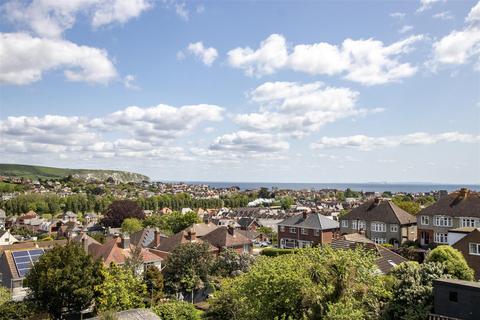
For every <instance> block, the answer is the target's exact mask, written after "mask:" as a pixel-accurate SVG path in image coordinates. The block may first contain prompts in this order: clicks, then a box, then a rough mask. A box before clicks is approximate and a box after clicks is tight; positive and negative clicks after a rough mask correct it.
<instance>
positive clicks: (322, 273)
mask: <svg viewBox="0 0 480 320" xmlns="http://www.w3.org/2000/svg"><path fill="white" fill-rule="evenodd" d="M376 269H377V267H376V265H375V258H374V256H373V253H370V252H368V251H363V250H361V249H360V248H359V249H357V250H334V249H332V248H330V247H322V248H310V249H303V250H299V251H298V252H297V253H295V254H288V255H282V256H278V257H275V258H268V257H260V258H259V259H258V261H257V262H256V263H255V264H254V265H253V267H252V268H251V269H250V271H249V272H247V273H244V274H241V275H239V276H238V277H234V278H225V279H224V280H223V282H222V284H221V289H220V290H218V291H216V292H215V294H214V297H213V298H212V299H211V300H209V302H210V308H209V310H208V311H207V313H206V318H207V319H246V320H250V319H252V320H253V319H323V318H329V317H330V318H331V319H338V318H335V317H333V315H335V313H336V311H338V310H343V311H344V313H343V315H344V316H343V319H369V318H378V316H379V315H380V312H381V308H382V307H383V305H384V303H385V302H386V301H387V300H388V299H389V292H388V291H387V290H386V289H385V288H384V276H382V275H379V274H378V273H377V272H376ZM346 305H348V307H349V308H348V309H345V310H344V309H343V308H344V306H346ZM347 311H348V312H349V313H348V314H345V313H346V312H347Z"/></svg>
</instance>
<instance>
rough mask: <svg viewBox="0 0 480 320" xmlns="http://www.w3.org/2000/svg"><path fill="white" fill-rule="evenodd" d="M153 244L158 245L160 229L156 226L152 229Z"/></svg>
mask: <svg viewBox="0 0 480 320" xmlns="http://www.w3.org/2000/svg"><path fill="white" fill-rule="evenodd" d="M153 245H154V246H155V248H156V247H158V246H159V245H160V229H158V228H155V231H154V236H153Z"/></svg>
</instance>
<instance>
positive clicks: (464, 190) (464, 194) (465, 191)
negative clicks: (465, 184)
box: [459, 188, 468, 199]
mask: <svg viewBox="0 0 480 320" xmlns="http://www.w3.org/2000/svg"><path fill="white" fill-rule="evenodd" d="M459 194H460V197H462V198H463V199H465V198H466V197H467V195H468V189H467V188H461V189H460V192H459Z"/></svg>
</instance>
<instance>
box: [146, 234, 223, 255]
mask: <svg viewBox="0 0 480 320" xmlns="http://www.w3.org/2000/svg"><path fill="white" fill-rule="evenodd" d="M189 231H190V232H192V231H193V232H195V229H194V228H188V229H187V230H182V231H180V232H177V233H176V234H174V235H173V236H171V237H170V238H166V239H162V240H161V241H160V245H159V246H158V247H156V248H155V249H157V250H160V251H165V252H171V251H173V249H175V248H176V247H177V246H179V245H181V244H184V243H199V244H202V243H204V242H205V241H203V240H201V239H199V238H198V237H197V236H196V235H195V239H193V240H191V238H192V237H191V236H190V235H189V234H188V233H189ZM214 250H216V249H215V248H214V247H212V246H210V251H214Z"/></svg>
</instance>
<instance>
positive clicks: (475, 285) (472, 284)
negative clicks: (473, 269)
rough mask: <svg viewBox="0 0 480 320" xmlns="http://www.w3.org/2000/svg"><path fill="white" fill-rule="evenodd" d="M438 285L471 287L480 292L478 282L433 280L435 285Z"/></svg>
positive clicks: (479, 283)
mask: <svg viewBox="0 0 480 320" xmlns="http://www.w3.org/2000/svg"><path fill="white" fill-rule="evenodd" d="M436 284H437V285H439V284H440V285H453V286H460V287H470V288H472V289H475V290H476V289H479V290H480V282H478V281H465V280H458V279H435V280H433V285H436Z"/></svg>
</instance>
